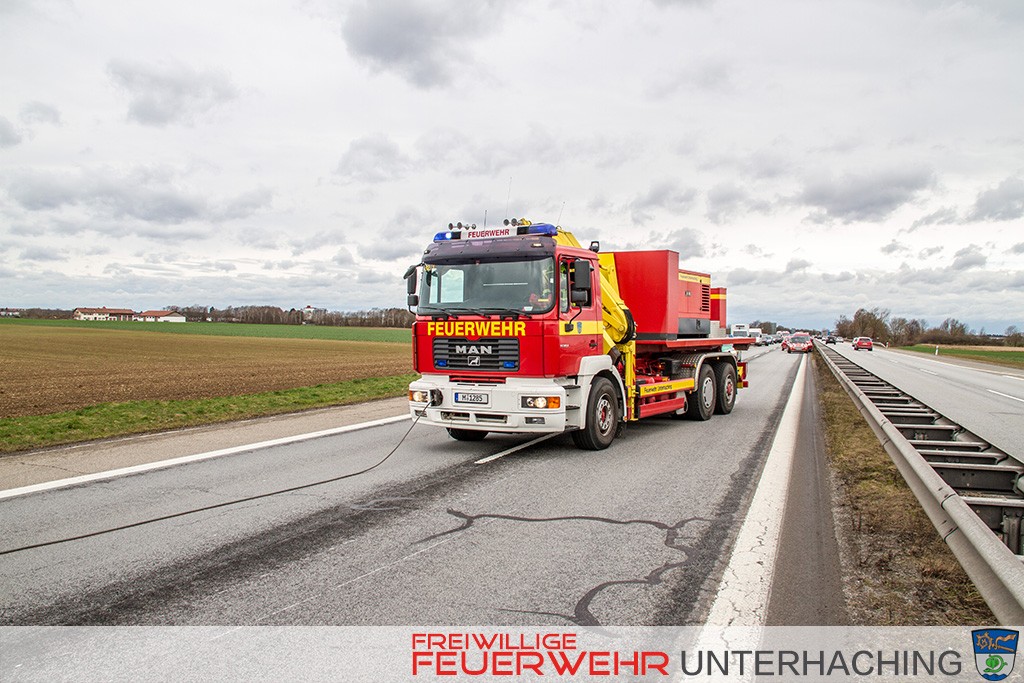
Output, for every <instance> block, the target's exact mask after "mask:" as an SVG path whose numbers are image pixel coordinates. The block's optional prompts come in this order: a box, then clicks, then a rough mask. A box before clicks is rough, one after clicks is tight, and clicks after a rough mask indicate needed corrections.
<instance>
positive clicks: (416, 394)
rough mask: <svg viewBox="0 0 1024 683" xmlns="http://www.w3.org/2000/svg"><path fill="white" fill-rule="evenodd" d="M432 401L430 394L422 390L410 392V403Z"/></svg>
mask: <svg viewBox="0 0 1024 683" xmlns="http://www.w3.org/2000/svg"><path fill="white" fill-rule="evenodd" d="M429 400H430V392H429V391H423V390H422V389H419V390H416V391H413V390H411V389H410V390H409V401H410V402H411V403H426V402H427V401H429Z"/></svg>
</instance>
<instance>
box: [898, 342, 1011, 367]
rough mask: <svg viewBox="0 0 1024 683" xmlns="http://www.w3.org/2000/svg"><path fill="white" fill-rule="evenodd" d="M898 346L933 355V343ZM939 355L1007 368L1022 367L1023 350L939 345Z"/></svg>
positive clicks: (905, 349)
mask: <svg viewBox="0 0 1024 683" xmlns="http://www.w3.org/2000/svg"><path fill="white" fill-rule="evenodd" d="M899 348H900V349H901V350H903V351H916V352H917V353H926V354H928V355H929V356H934V355H935V345H934V344H917V345H915V346H901V347H899ZM939 356H953V357H954V358H967V359H969V360H978V361H981V362H983V363H992V364H993V365H1002V366H1005V367H1008V368H1024V350H1021V349H992V350H991V351H990V350H988V349H979V348H977V347H961V346H939Z"/></svg>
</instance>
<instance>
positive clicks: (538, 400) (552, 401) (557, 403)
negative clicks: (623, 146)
mask: <svg viewBox="0 0 1024 683" xmlns="http://www.w3.org/2000/svg"><path fill="white" fill-rule="evenodd" d="M522 406H523V407H524V408H548V409H552V408H560V407H561V406H562V398H561V397H560V396H523V398H522Z"/></svg>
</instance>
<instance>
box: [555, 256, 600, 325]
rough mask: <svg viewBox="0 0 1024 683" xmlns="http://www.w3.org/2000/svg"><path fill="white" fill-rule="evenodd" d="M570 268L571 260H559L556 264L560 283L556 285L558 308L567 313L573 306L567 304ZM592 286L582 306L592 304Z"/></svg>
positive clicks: (585, 306) (569, 287) (570, 284)
mask: <svg viewBox="0 0 1024 683" xmlns="http://www.w3.org/2000/svg"><path fill="white" fill-rule="evenodd" d="M571 270H572V261H560V262H559V264H558V281H559V282H560V283H561V284H560V286H559V287H558V310H559V311H561V312H562V313H568V312H569V310H570V309H573V308H574V307H572V306H570V305H569V291H570V289H571V287H572V277H571V275H570V272H571ZM593 291H594V290H593V287H591V289H590V291H589V292H587V302H586V303H585V304H583V308H590V307H591V305H593V303H594V302H593Z"/></svg>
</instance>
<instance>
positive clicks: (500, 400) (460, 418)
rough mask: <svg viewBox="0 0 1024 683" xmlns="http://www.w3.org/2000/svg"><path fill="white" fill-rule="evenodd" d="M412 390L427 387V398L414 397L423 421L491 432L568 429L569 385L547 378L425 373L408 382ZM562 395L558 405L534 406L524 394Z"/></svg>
mask: <svg viewBox="0 0 1024 683" xmlns="http://www.w3.org/2000/svg"><path fill="white" fill-rule="evenodd" d="M409 392H410V395H411V394H412V393H414V392H424V393H425V394H426V397H429V398H428V401H413V400H410V401H409V412H410V414H411V415H412V416H413V418H417V417H418V418H419V419H420V422H427V423H429V424H434V425H438V426H441V427H454V428H456V429H473V430H480V431H487V432H533V433H551V432H564V431H565V428H566V394H565V388H564V387H562V386H560V385H558V384H555V383H554V382H552V381H550V380H546V379H544V378H526V379H518V378H510V379H509V380H507V381H506V382H505V383H504V384H487V383H468V382H452V381H450V380H449V378H448V377H446V376H434V375H425V376H424V377H423V378H422V379H419V380H417V381H415V382H413V383H412V384H410V385H409ZM536 397H545V398H552V397H554V398H557V399H558V406H559V407H557V408H530V407H525V406H524V399H530V398H536Z"/></svg>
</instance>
